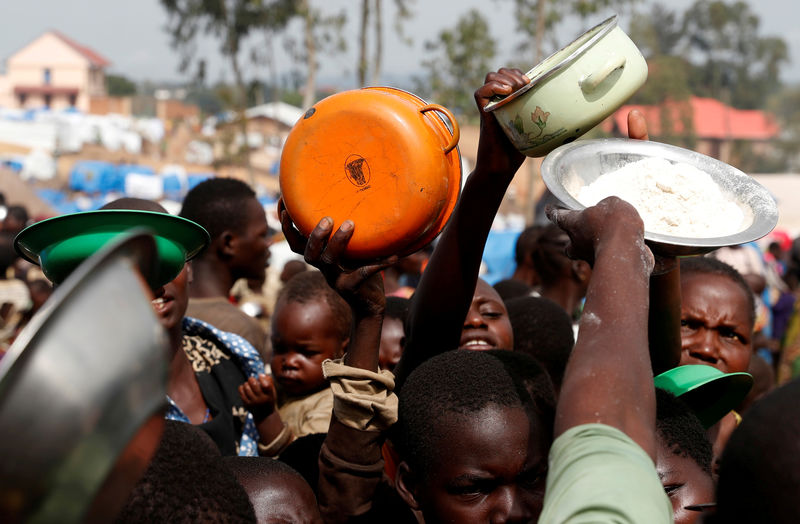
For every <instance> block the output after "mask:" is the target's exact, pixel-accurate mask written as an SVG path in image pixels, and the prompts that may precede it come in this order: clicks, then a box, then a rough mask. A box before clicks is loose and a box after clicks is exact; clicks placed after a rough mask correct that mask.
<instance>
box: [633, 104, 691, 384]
mask: <svg viewBox="0 0 800 524" xmlns="http://www.w3.org/2000/svg"><path fill="white" fill-rule="evenodd" d="M628 138H632V139H634V140H649V139H650V137H649V135H648V134H647V121H646V120H645V118H644V115H643V114H642V113H641V112H640V111H638V110H635V109H634V110H633V111H631V112H630V113H628ZM653 254H654V255H655V257H656V268H655V270H654V271H653V274H652V276H651V277H650V318H649V319H648V340H649V347H650V361H651V362H652V366H653V375H658V374H659V373H662V372H664V371H667V370H668V369H672V368H674V367H675V366H677V365H678V364H679V363H680V360H681V282H680V280H681V276H680V270H679V269H678V259H677V258H676V257H672V256H665V255H660V254H659V253H658V252H657V251H654V252H653Z"/></svg>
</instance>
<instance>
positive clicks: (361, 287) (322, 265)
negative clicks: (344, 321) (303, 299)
mask: <svg viewBox="0 0 800 524" xmlns="http://www.w3.org/2000/svg"><path fill="white" fill-rule="evenodd" d="M278 214H279V216H280V218H281V227H282V228H283V234H284V236H285V237H286V241H287V242H288V243H289V247H290V248H291V249H292V251H294V252H295V253H298V254H302V255H303V256H304V258H305V260H306V262H307V263H309V264H311V265H312V266H314V267H316V268H317V269H319V270H320V271H321V272H322V274H323V275H325V279H326V280H327V281H328V285H330V286H331V287H332V288H333V289H334V290H336V291H337V292H338V293H339V294H340V295H341V296H342V298H344V299H345V301H347V303H348V304H350V307H351V308H353V312H354V314H357V315H358V314H361V315H370V314H382V313H383V310H384V308H385V305H386V297H385V295H384V291H383V279H382V278H381V276H380V271H381V270H382V269H384V268H386V267H388V266H390V265H392V264H394V263H395V262H397V259H398V257H397V256H392V257H390V258H388V259H386V260H383V261H381V262H379V263H375V264H367V265H363V266H358V267H355V268H353V269H350V268H345V267H343V265H342V264H343V254H344V250H345V248H346V247H347V243H348V242H349V241H350V239H351V238H352V236H353V231H354V230H355V227H356V226H355V224H353V222H352V221H350V220H345V221H344V222H343V223H342V224H341V225H340V226H339V229H338V230H336V232H335V233H333V226H334V224H333V220H332V219H331V218H330V217H325V218H323V219H321V220H320V221H319V223H318V224H317V226H316V227H315V228H314V229H313V231H311V234H310V235H309V236H308V238H306V237H304V236H303V235H302V234H301V233H300V231H298V230H297V228H296V227H295V226H294V224H293V223H292V219H291V218H290V217H289V213H288V212H287V211H286V207H285V206H284V204H283V200H281V201H279V202H278ZM331 233H333V236H331ZM350 263H352V262H350Z"/></svg>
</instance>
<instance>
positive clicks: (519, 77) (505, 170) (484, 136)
mask: <svg viewBox="0 0 800 524" xmlns="http://www.w3.org/2000/svg"><path fill="white" fill-rule="evenodd" d="M529 81H530V79H528V77H527V76H525V75H524V74H523V73H522V71H520V70H519V69H506V68H501V69H500V70H499V71H497V72H495V73H489V74H487V75H486V80H485V83H484V84H483V85H482V86H481V87H479V88H478V90H477V91H475V103H476V104H477V105H478V109H479V110H480V115H481V131H480V140H479V142H478V160H477V163H476V165H475V169H476V170H478V169H485V170H486V171H487V172H492V173H502V174H508V175H509V176H513V175H514V173H516V172H517V170H518V169H519V166H521V165H522V162H523V161H524V160H525V155H523V154H522V153H520V152H519V151H518V150H517V148H515V147H514V145H513V144H512V143H511V142H510V141H509V140H508V137H507V136H506V134H505V133H504V132H503V129H502V128H501V127H500V124H498V123H497V119H496V118H495V117H494V115H492V114H489V113H487V112H486V111H484V110H483V108H484V107H486V104H488V103H489V101H490V100H491V99H492V98H493V97H495V96H497V95H510V94H511V93H513V92H514V91H516V90H517V89H519V88H521V87H522V86H524V85H525V84H527V83H528V82H529Z"/></svg>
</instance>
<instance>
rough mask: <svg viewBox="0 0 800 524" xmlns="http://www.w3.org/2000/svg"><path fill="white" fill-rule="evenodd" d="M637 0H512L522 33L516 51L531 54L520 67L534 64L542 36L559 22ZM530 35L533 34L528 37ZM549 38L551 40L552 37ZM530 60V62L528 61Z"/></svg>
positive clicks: (542, 46)
mask: <svg viewBox="0 0 800 524" xmlns="http://www.w3.org/2000/svg"><path fill="white" fill-rule="evenodd" d="M637 1H638V0H513V2H514V18H515V19H516V21H517V27H516V29H517V32H519V33H520V34H522V35H524V38H523V40H522V42H521V43H520V45H519V51H520V52H522V53H527V54H528V56H530V58H529V59H528V60H523V62H524V64H521V65H522V67H523V68H525V67H526V66H527V65H533V64H537V63H539V62H541V61H542V59H543V58H544V56H545V39H546V38H547V37H548V36H551V35H552V34H553V32H554V30H555V29H556V26H557V25H558V24H559V22H562V21H563V20H565V19H567V18H569V17H571V16H577V17H578V18H580V19H581V20H582V21H583V20H586V19H587V17H589V16H591V15H595V14H597V13H599V12H600V11H602V10H605V9H609V8H613V9H617V10H622V9H623V8H624V7H626V6H628V5H632V4H634V3H636V2H637ZM530 37H533V40H531V38H530ZM550 40H553V39H552V38H551V39H550ZM530 60H533V63H532V64H529V61H530Z"/></svg>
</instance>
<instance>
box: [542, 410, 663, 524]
mask: <svg viewBox="0 0 800 524" xmlns="http://www.w3.org/2000/svg"><path fill="white" fill-rule="evenodd" d="M642 522H647V523H650V524H661V523H665V524H666V523H671V522H672V505H671V503H670V501H669V498H668V497H667V495H666V493H664V488H663V487H662V486H661V481H660V480H659V479H658V474H657V473H656V469H655V466H654V465H653V461H652V460H651V459H650V457H649V456H648V455H647V453H645V452H644V450H643V449H642V448H640V447H639V446H638V445H637V444H636V443H635V442H634V441H633V440H631V439H630V437H628V436H627V435H625V433H623V432H622V431H620V430H618V429H616V428H613V427H611V426H607V425H604V424H584V425H581V426H576V427H574V428H570V429H569V430H568V431H566V432H565V433H563V434H562V435H561V436H559V437H558V438H557V439H556V440H555V442H553V446H552V448H551V449H550V469H549V472H548V474H547V491H546V494H545V499H544V509H543V511H542V514H541V516H540V517H539V523H540V524H556V523H558V524H561V523H569V524H583V523H598V524H599V523H615V524H617V523H619V524H624V523H631V524H637V523H642Z"/></svg>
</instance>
